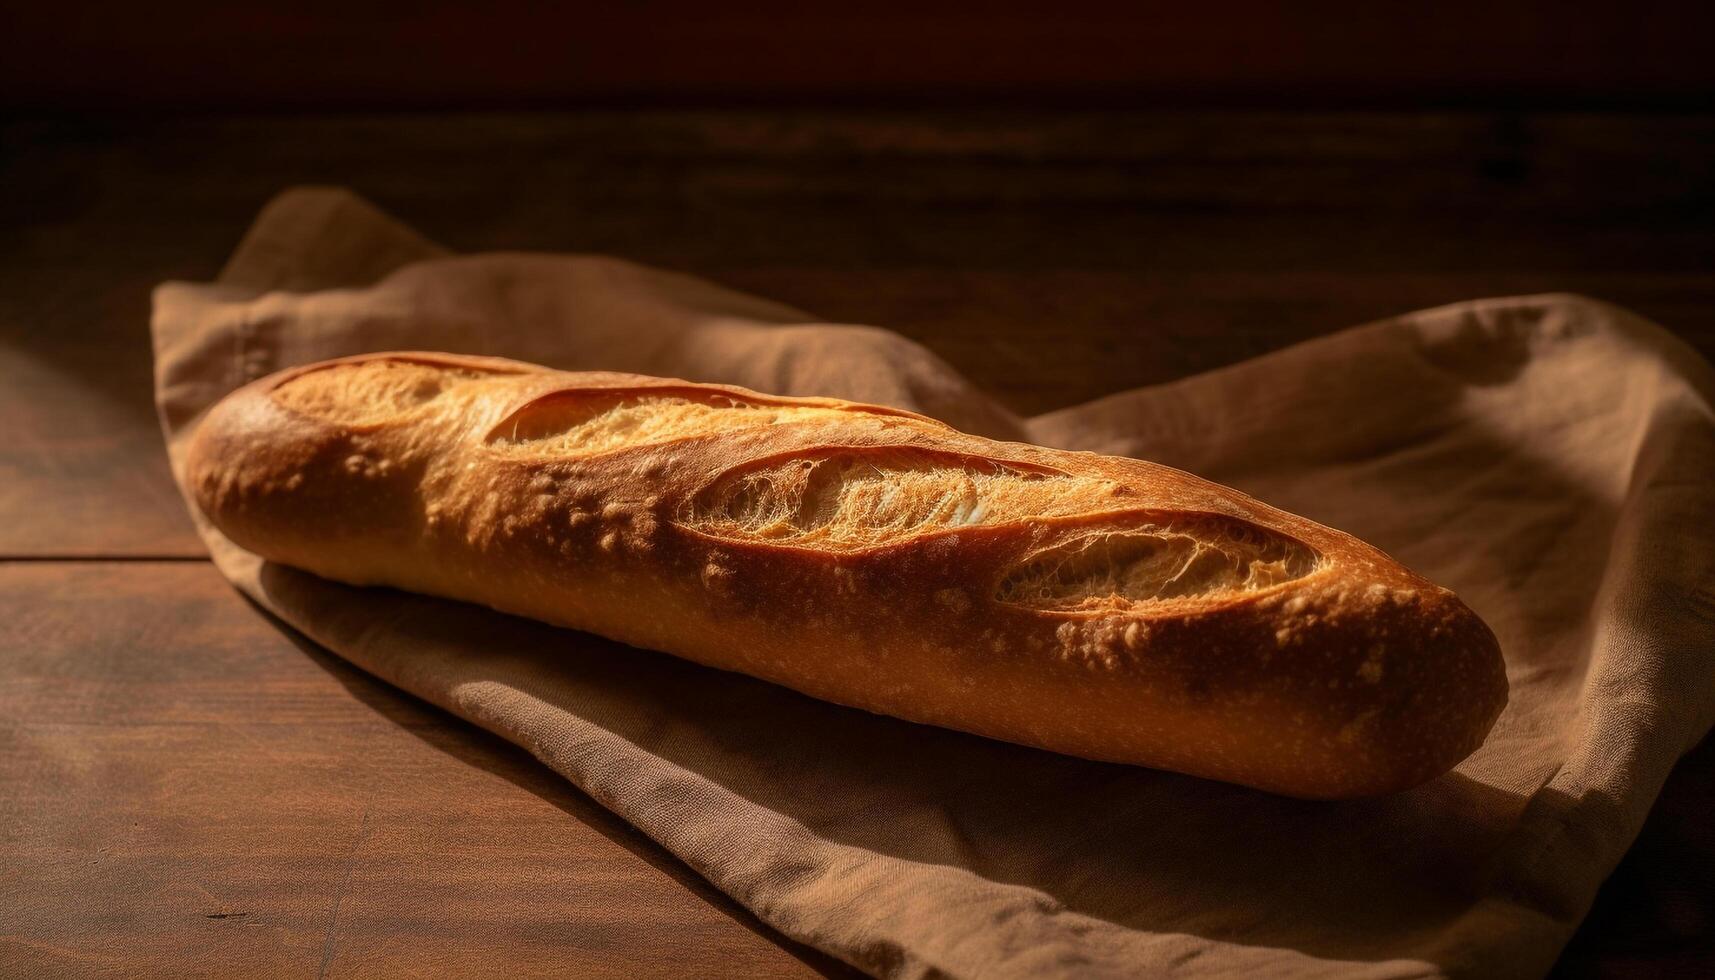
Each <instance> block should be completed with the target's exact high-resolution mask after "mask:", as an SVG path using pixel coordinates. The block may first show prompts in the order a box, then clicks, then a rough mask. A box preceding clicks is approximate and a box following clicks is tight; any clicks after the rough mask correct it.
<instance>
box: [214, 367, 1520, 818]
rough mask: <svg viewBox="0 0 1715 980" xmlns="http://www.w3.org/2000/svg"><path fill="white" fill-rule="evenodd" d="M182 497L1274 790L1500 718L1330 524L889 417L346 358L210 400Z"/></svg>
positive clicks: (1381, 787)
mask: <svg viewBox="0 0 1715 980" xmlns="http://www.w3.org/2000/svg"><path fill="white" fill-rule="evenodd" d="M188 478H189V483H190V486H191V487H192V488H193V490H194V493H195V495H196V499H197V501H198V503H199V505H200V506H201V507H202V509H203V511H204V512H205V513H206V514H207V515H208V516H209V518H210V520H211V521H213V522H214V524H215V525H216V526H217V527H219V528H220V529H221V530H222V531H223V532H224V533H226V534H227V535H228V536H229V537H230V538H232V539H233V540H234V541H235V542H237V543H238V544H240V545H242V546H243V547H245V548H248V549H250V550H251V551H254V552H256V553H257V554H260V555H262V556H263V557H265V558H268V559H271V560H274V561H279V562H282V563H285V564H289V565H293V566H296V567H299V568H303V569H306V570H309V571H311V572H315V573H317V574H320V575H324V576H326V577H328V578H333V579H337V580H340V581H344V582H350V583H353V584H359V585H364V584H384V585H391V586H396V587H400V588H405V589H411V590H415V591H420V592H425V593H430V594H435V595H441V596H446V597H449V598H455V599H464V600H469V601H475V602H480V603H485V604H487V605H489V606H492V607H494V608H496V609H501V610H504V611H507V612H511V613H518V614H522V615H526V616H531V617H535V618H538V619H542V620H545V621H548V622H552V623H556V624H560V625H564V626H571V627H575V628H579V629H586V630H590V631H592V632H596V633H600V634H603V635H605V636H608V637H611V638H613V639H617V640H620V641H623V642H626V643H630V644H633V645H636V646H642V647H649V648H654V649H660V650H664V651H667V652H670V653H674V654H678V655H680V656H683V657H686V658H688V659H691V660H694V661H697V662H699V663H703V664H707V665H709V666H713V667H719V668H723V669H727V670H737V671H742V672H744V673H748V674H751V675H753V676H757V677H761V678H764V679H766V680H770V681H774V682H777V683H780V684H783V685H786V686H788V687H792V688H795V689H797V690H800V691H803V692H805V693H807V694H810V695H813V696H816V697H819V698H824V699H826V700H830V701H835V702H839V703H841V704H847V705H853V706H856V707H861V708H866V709H869V710H872V711H877V712H881V713H885V714H890V715H894V716H896V717H900V718H906V719H910V720H913V721H919V722H926V723H930V724H936V725H942V726H945V727H950V728H957V729H961V730H964V731H970V732H975V733H979V734H983V735H989V736H992V737H995V738H1001V739H1006V740H1009V741H1014V742H1020V743H1024V744H1028V745H1035V746H1039V747H1043V748H1048V749H1053V750H1056V751H1061V752H1067V753H1071V754H1075V755H1080V756H1085V757H1089V758H1094V759H1103V760H1109V761H1115V762H1125V763H1134V764H1139V765H1148V766H1155V767H1159V768H1166V769H1173V770H1177V771H1180V772H1186V773H1191V774H1194V775H1200V776H1207V777H1210V778H1215V779H1223V780H1228V781H1231V782H1237V783H1243V784H1246V785H1250V786H1255V787H1259V788H1262V789H1267V790H1272V791H1275V792H1280V793H1286V794H1290V795H1294V796H1303V797H1319V798H1340V797H1351V796H1363V795H1371V794H1377V793H1385V792H1390V791H1395V790H1400V789H1405V788H1408V787H1410V786H1413V785H1416V784H1418V783H1421V782H1423V781H1425V780H1427V779H1430V778H1432V777H1434V776H1436V775H1439V774H1440V773H1442V772H1445V771H1446V770H1448V769H1449V768H1451V767H1452V766H1453V765H1455V764H1456V763H1457V762H1459V761H1460V760H1461V759H1463V758H1464V757H1465V756H1466V755H1468V754H1469V753H1470V752H1471V751H1472V750H1474V749H1475V748H1476V747H1477V745H1478V744H1480V743H1481V741H1482V739H1483V737H1484V736H1485V735H1486V734H1487V732H1488V730H1489V727H1490V726H1491V725H1492V724H1493V722H1494V720H1495V718H1496V717H1497V716H1498V715H1499V713H1500V710H1501V708H1502V707H1503V706H1504V704H1505V702H1506V677H1505V671H1504V667H1503V664H1502V661H1501V656H1500V652H1499V649H1498V647H1497V645H1496V643H1495V640H1494V637H1493V635H1492V634H1491V633H1490V632H1489V630H1488V628H1487V627H1486V626H1485V625H1484V624H1483V623H1482V621H1481V620H1480V619H1478V618H1477V616H1476V615H1475V614H1474V613H1472V612H1471V610H1470V609H1468V608H1467V607H1466V606H1465V605H1464V604H1463V603H1461V602H1460V601H1459V599H1458V598H1457V597H1456V596H1454V595H1453V594H1452V593H1451V592H1448V591H1447V590H1445V589H1441V588H1439V587H1437V586H1435V585H1432V584H1431V583H1429V582H1427V581H1425V580H1424V579H1422V578H1420V577H1418V576H1417V575H1414V574H1413V573H1411V572H1410V571H1408V570H1407V569H1405V568H1404V567H1402V566H1401V565H1399V564H1398V563H1397V562H1394V561H1393V560H1392V559H1390V558H1388V557H1387V556H1386V555H1384V554H1382V553H1381V552H1380V551H1378V550H1376V549H1375V548H1372V547H1370V546H1369V545H1366V544H1364V543H1363V542H1361V541H1358V540H1357V539H1355V538H1352V537H1350V536H1349V535H1345V534H1342V533H1340V532H1338V531H1334V530H1331V529H1329V528H1326V527H1323V526H1321V525H1319V524H1315V523H1313V522H1311V521H1307V520H1304V519H1303V518H1300V517H1296V516H1293V515H1291V514H1288V513H1285V512H1283V511H1279V510H1276V509H1274V508H1271V507H1268V506H1267V505H1265V504H1262V503H1260V502H1258V501H1255V500H1252V499H1251V498H1249V497H1246V496H1244V495H1243V494H1240V493H1238V492H1236V491H1233V490H1230V489H1228V488H1225V487H1221V486H1218V485H1215V484H1212V483H1208V482H1207V481H1204V480H1200V479H1198V478H1196V477H1193V476H1190V475H1189V474H1185V473H1182V472H1179V471H1177V470H1172V469H1169V468H1167V467H1162V466H1158V465H1155V464H1151V463H1145V462H1140V461H1136V460H1129V459H1118V458H1113V457H1103V456H1097V455H1093V454H1089V453H1071V452H1062V451H1057V450H1049V449H1043V448H1040V447H1036V446H1027V445H1022V444H1016V443H999V442H994V441H991V440H987V439H981V438H978V437H975V436H970V435H966V434H964V433H961V432H957V431H955V430H953V429H950V428H947V427H946V426H944V425H942V424H940V423H938V422H934V421H932V420H929V419H926V418H923V417H921V416H917V415H913V414H911V413H909V412H902V411H899V410H895V409H886V408H878V407H874V406H861V405H855V404H852V403H848V402H840V401H837V400H831V399H788V398H775V397H771V396H765V395H760V394H757V393H755V392H751V391H747V390H744V389H740V388H732V387H727V386H721V385H700V384H692V383H688V382H683V381H676V380H668V379H659V378H645V377H639V376H636V375H623V374H605V373H601V374H595V373H585V374H572V373H564V372H555V371H549V370H547V369H544V368H540V367H536V366H534V365H527V364H520V363H518V362H512V361H503V360H498V359H492V358H470V357H459V356H454V355H442V354H422V353H391V354H375V355H366V356H363V357H358V358H345V359H342V360H340V361H333V362H324V363H322V364H317V365H310V366H307V367H303V368H298V369H293V370H290V371H285V372H281V373H280V374H277V375H274V376H272V377H269V378H265V379H262V380H261V381H258V382H256V383H254V384H251V385H249V386H247V387H246V388H244V389H242V390H240V391H238V392H235V393H234V394H232V395H231V396H229V397H228V398H226V399H225V400H223V401H222V402H221V403H220V404H219V405H217V406H216V407H215V408H214V409H213V410H212V411H211V413H210V414H209V417H208V418H207V419H206V420H205V421H204V423H203V424H202V425H201V427H200V428H199V430H198V431H197V433H196V436H195V439H194V441H193V443H192V447H191V451H190V456H189V462H188Z"/></svg>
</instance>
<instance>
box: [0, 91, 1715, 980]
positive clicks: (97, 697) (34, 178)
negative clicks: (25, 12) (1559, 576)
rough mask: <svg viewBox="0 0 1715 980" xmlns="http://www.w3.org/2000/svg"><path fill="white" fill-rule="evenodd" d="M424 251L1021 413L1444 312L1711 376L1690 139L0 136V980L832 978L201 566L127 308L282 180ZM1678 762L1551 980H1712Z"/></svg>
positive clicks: (870, 134) (180, 131)
mask: <svg viewBox="0 0 1715 980" xmlns="http://www.w3.org/2000/svg"><path fill="white" fill-rule="evenodd" d="M309 182H321V183H338V184H343V185H347V186H350V187H353V188H354V189H356V190H357V191H359V192H360V193H362V194H364V195H366V196H368V197H369V198H371V199H372V200H374V201H376V202H377V203H379V204H380V205H381V206H383V207H384V208H387V209H388V210H391V211H392V212H394V213H395V214H398V215H399V216H401V217H402V218H404V219H405V220H407V221H409V222H411V223H412V224H414V225H416V226H417V227H418V228H420V229H421V230H423V231H424V232H425V233H426V234H428V235H429V236H430V237H432V238H434V239H436V240H438V241H440V242H442V243H443V244H445V245H447V246H449V247H452V248H454V249H457V250H461V251H474V250H482V249H501V248H525V249H553V250H583V251H599V252H607V253H614V254H619V255H624V256H628V257H631V258H635V259H639V260H642V261H646V262H651V263H655V264H660V265H664V266H669V267H673V268H677V269H682V270H687V271H691V272H696V273H701V274H704V275H708V276H711V277H714V278H717V279H720V280H722V281H725V282H727V283H730V284H733V285H737V286H739V287H741V288H746V289H749V290H752V291H755V292H758V293H762V294H765V295H768V296H771V297H774V298H777V299H781V300H784V301H786V302H789V303H792V304H794V305H797V306H800V307H803V308H806V309H809V310H812V311H815V312H816V313H817V314H818V315H820V316H823V317H826V318H828V319H831V320H837V321H848V322H866V323H879V324H884V325H887V326H891V327H894V328H896V329H899V330H901V331H902V332H904V333H906V334H907V335H909V336H912V337H915V338H917V339H919V340H921V341H923V342H924V343H926V344H927V345H929V346H930V347H931V348H932V349H934V350H935V351H936V352H938V353H939V354H941V355H942V356H943V357H945V358H947V359H948V360H949V361H951V362H952V363H953V364H954V365H956V366H958V367H959V368H961V369H962V370H964V371H965V372H966V373H967V374H969V375H970V376H971V377H973V378H974V379H976V380H977V381H978V382H979V383H981V384H983V385H984V386H986V387H988V388H989V389H990V390H991V391H993V392H995V393H996V394H997V395H998V396H999V397H1000V398H1001V399H1002V400H1003V401H1005V402H1006V403H1008V404H1009V405H1011V406H1012V407H1013V408H1015V409H1017V410H1020V411H1024V412H1037V411H1042V410H1046V409H1050V408H1055V407H1059V406H1062V405H1067V404H1071V403H1074V402H1077V401H1081V400H1084V399H1087V398H1091V397H1095V396H1098V395H1101V394H1105V393H1108V392H1111V391H1116V390H1120V389H1124V388H1129V387H1133V386H1136V385H1140V384H1148V383H1152V382H1158V381H1163V380H1167V379H1170V378H1174V377H1177V376H1181V375H1183V374H1186V373H1190V372H1194V371H1200V370H1204V369H1207V368H1211V367H1215V366H1219V365H1221V364H1225V363H1230V362H1233V361H1237V360H1241V359H1243V358H1246V357H1250V356H1254V355H1256V354H1260V353H1263V352H1265V351H1267V350H1271V349H1274V348H1276V347H1279V346H1282V345H1284V344H1287V343H1291V342H1293V341H1295V340H1300V339H1303V338H1306V337H1310V336H1315V335H1317V334H1320V333H1324V332H1327V331H1330V330H1334V329H1338V328H1341V327H1345V326H1349V325H1353V324H1356V323H1359V322H1364V321H1367V320H1371V319H1375V318H1378V317H1383V316H1387V315H1390V314H1394V313H1400V312H1405V311H1408V310H1411V309H1414V308H1419V307H1423V306H1428V305H1433V304H1437V303H1442V302H1450V301H1454V300H1458V299H1465V298H1470V297H1473V296H1479V295H1495V294H1503V293H1518V292H1534V291H1546V290H1572V291H1578V292H1584V293H1588V294H1591V295H1595V296H1599V297H1601V298H1604V299H1609V300H1612V301H1615V302H1618V303H1621V304H1622V305H1626V306H1629V307H1631V308H1633V309H1636V310H1638V311H1640V312H1642V313H1644V314H1645V315H1647V316H1650V317H1652V318H1654V319H1656V320H1657V321H1659V322H1661V323H1663V324H1665V325H1667V326H1669V327H1670V328H1672V329H1674V330H1675V331H1677V332H1678V333H1679V334H1680V335H1681V336H1682V337H1684V338H1685V339H1686V340H1687V341H1688V342H1690V343H1691V344H1692V345H1693V346H1695V347H1697V348H1698V349H1700V350H1701V351H1703V353H1704V354H1705V355H1706V356H1715V265H1712V263H1711V261H1710V260H1711V258H1715V117H1708V116H1673V115H1651V116H1631V117H1627V116H1604V115H1522V116H1520V115H1493V114H1443V115H1390V114H1325V115H1305V114H1239V113H1199V114H1188V115H1187V114H1177V115H1161V114H1144V115H1135V114H1133V115H1126V114H1097V113H1076V114H1065V113H1061V114H1053V115H968V114H967V115H960V116H932V115H928V116H926V115H904V114H898V113H892V114H882V113H867V114H866V113H858V112H842V113H839V114H835V115H829V114H822V113H809V112H800V113H789V114H761V113H743V112H712V111H709V112H678V113H669V112H653V113H646V114H620V113H605V114H604V113H590V114H583V115H577V116H546V115H541V116H538V115H510V116H489V115H484V116H453V117H432V116H418V117H410V116H406V117H385V118H383V117H361V116H353V117H325V118H303V117H278V118H230V119H221V118H202V119H179V120H159V119H136V118H134V119H128V120H98V119H82V120H68V119H54V120H37V121H30V120H13V121H10V122H7V123H5V124H3V125H0V559H3V560H0V786H4V787H5V789H4V790H3V791H0V974H7V975H11V974H18V973H37V972H47V973H57V974H66V973H70V974H84V973H87V974H95V973H116V974H132V973H157V974H158V973H167V972H171V973H174V974H210V975H212V974H232V973H259V974H287V975H306V974H311V973H314V974H316V975H338V974H342V973H346V974H356V973H376V972H384V973H420V974H432V975H441V974H450V975H460V974H490V975H492V974H498V973H506V974H517V975H526V974H534V973H548V972H565V973H571V974H579V975H607V974H613V975H619V974H625V975H667V974H680V973H689V974H691V975H698V974H704V973H711V972H714V973H742V974H748V975H763V976H770V975H802V974H807V973H815V972H839V971H840V970H841V967H840V966H839V964H837V963H833V962H832V961H830V960H828V959H827V958H825V957H822V956H820V955H819V954H816V953H814V952H813V951H809V950H806V949H803V948H800V947H797V946H795V945H792V944H790V943H787V942H785V941H783V940H781V939H780V938H779V937H778V936H775V935H773V934H772V933H771V932H769V931H768V930H767V929H766V928H765V927H763V926H761V925H759V924H758V923H757V922H756V921H755V920H754V918H752V917H751V916H749V915H748V914H747V913H746V912H744V911H743V910H742V909H740V908H738V907H737V906H736V905H735V904H733V903H732V902H731V901H729V900H727V899H725V898H724V897H723V896H720V895H719V894H717V893H715V892H713V890H712V889H711V888H709V887H708V886H707V885H706V884H704V883H703V882H702V881H701V880H700V879H698V878H697V877H696V876H695V875H694V874H693V873H691V872H689V871H688V870H686V869H685V868H683V867H682V866H680V865H679V864H678V863H677V862H676V861H674V860H673V859H672V858H670V857H669V856H667V855H666V854H665V853H664V852H662V851H661V850H660V849H659V848H657V847H655V846H654V845H653V844H652V843H650V842H649V841H647V840H646V839H644V838H642V837H641V836H640V835H638V834H637V833H636V832H634V831H632V830H631V829H630V828H628V827H626V826H625V825H623V824H622V823H620V822H619V821H617V820H615V819H614V818H612V817H611V816H609V815H608V814H606V813H605V811H602V810H601V809H600V808H599V807H598V806H596V805H595V804H594V803H592V802H591V801H589V800H588V799H586V798H584V797H583V796H581V795H580V794H578V793H577V792H576V791H574V790H572V789H570V788H569V787H567V786H566V785H565V784H564V783H563V782H561V781H560V780H558V779H557V778H556V777H554V776H552V774H550V773H548V772H547V771H546V770H545V769H542V768H541V767H539V766H537V765H536V764H535V763H534V762H532V761H531V760H529V759H528V757H527V756H525V755H524V753H522V752H521V751H518V750H516V749H514V748H512V747H511V746H508V745H506V744H504V743H501V742H498V741H497V740H495V739H493V738H491V737H489V736H487V735H485V734H483V733H480V732H478V731H476V730H474V729H472V728H470V727H469V726H466V725H463V724H462V723H459V722H456V721H453V720H451V719H449V718H447V717H445V716H443V715H441V714H439V713H437V712H435V711H433V710H431V709H428V708H425V707H424V706H422V705H420V704H418V703H417V702H415V701H413V700H412V699H410V698H408V697H406V696H404V695H401V694H399V693H397V692H395V691H392V690H391V689H389V688H386V687H385V686H383V685H380V684H377V683H375V682H373V681H371V680H369V679H368V678H366V677H364V676H362V675H360V674H358V673H356V672H355V671H353V670H351V669H350V668H348V667H346V666H344V665H343V664H342V663H341V662H340V661H338V660H337V659H335V658H332V657H330V656H328V655H326V654H324V653H321V652H319V651H317V650H315V649H311V648H308V647H306V646H304V645H302V644H300V643H297V642H295V641H294V640H293V639H292V638H290V637H289V636H287V635H285V634H284V633H282V632H281V631H280V630H279V629H278V628H276V627H275V626H274V625H272V624H271V623H270V622H268V621H267V620H266V619H264V618H263V617H262V616H261V615H260V614H259V613H257V612H256V611H255V610H253V609H252V608H250V607H248V606H247V605H245V604H244V603H243V602H242V601H241V600H240V599H239V598H238V597H237V596H236V595H235V594H233V593H232V592H231V591H230V590H228V589H227V588H226V587H225V586H224V584H223V583H222V582H221V580H220V579H219V577H218V575H216V573H215V572H214V571H213V570H212V568H210V567H209V566H208V565H207V564H206V563H205V562H203V561H201V560H200V558H201V555H202V550H201V547H200V545H199V544H198V542H197V541H196V539H195V537H194V535H192V533H191V531H190V527H189V524H188V522H187V521H186V520H185V518H184V516H183V512H182V505H181V503H180V502H179V500H178V497H177V494H176V493H175V492H174V490H173V488H172V486H171V483H170V479H169V477H168V474H167V470H166V466H165V464H164V462H163V460H162V455H161V451H160V446H159V439H158V436H157V434H156V431H155V428H154V420H153V415H152V410H151V408H150V382H149V349H148V337H147V329H146V325H147V318H148V294H149V290H150V289H151V288H152V287H153V285H154V284H156V283H158V282H160V281H162V280H165V279H171V278H183V279H197V280H204V279H208V278H210V277H212V276H213V275H214V274H215V273H216V272H217V271H218V269H219V266H220V263H221V261H222V260H223V259H224V257H225V256H226V255H227V254H228V253H229V252H230V251H231V249H232V247H233V245H234V244H235V243H236V242H237V239H238V237H239V235H240V234H241V233H242V231H243V229H244V227H245V226H246V225H247V223H248V222H249V220H250V219H251V218H252V217H253V216H254V214H255V212H256V210H257V209H258V208H259V207H260V206H261V204H262V203H263V202H264V201H266V200H267V198H268V197H269V196H270V195H271V194H272V193H274V192H275V191H277V190H279V189H280V188H282V187H284V186H287V185H290V184H296V183H309ZM1712 804H1715V750H1712V749H1711V747H1710V745H1708V744H1706V745H1705V746H1703V747H1702V748H1700V749H1699V750H1698V751H1696V752H1694V753H1693V754H1692V755H1691V756H1689V757H1688V758H1687V759H1686V760H1685V762H1683V763H1682V764H1681V766H1680V767H1679V769H1678V770H1677V771H1676V772H1675V774H1674V776H1673V777H1672V779H1671V780H1670V782H1669V784H1668V787H1667V790H1666V792H1665V793H1664V795H1663V798H1662V801H1661V803H1660V805H1659V806H1658V807H1657V810H1656V812H1655V814H1654V815H1653V816H1652V818H1651V821H1650V823H1649V825H1648V826H1647V827H1646V828H1645V830H1644V832H1643V835H1642V836H1641V838H1640V840H1639V842H1638V844H1637V846H1636V847H1635V848H1634V850H1633V852H1632V854H1631V855H1630V856H1629V857H1628V858H1627V860H1626V861H1625V862H1624V863H1623V864H1622V865H1621V866H1620V869H1619V870H1618V871H1617V872H1616V873H1615V875H1614V877H1613V879H1612V880H1611V881H1610V882H1609V883H1608V885H1607V886H1606V887H1605V888H1604V889H1603V892H1602V894H1601V896H1599V898H1598V900H1597V903H1596V906H1595V908H1594V909H1593V911H1592V913H1591V915H1590V918H1589V920H1588V922H1587V924H1586V926H1585V927H1584V928H1583V929H1582V930H1581V931H1580V933H1579V935H1578V936H1577V937H1576V938H1575V939H1574V941H1573V943H1572V945H1571V946H1570V948H1569V951H1568V953H1567V955H1566V957H1565V958H1564V959H1563V961H1562V963H1561V965H1560V967H1559V972H1561V973H1563V974H1564V975H1567V976H1608V975H1645V974H1647V973H1649V972H1651V971H1655V970H1661V969H1683V970H1687V971H1698V970H1701V971H1704V972H1707V971H1709V970H1711V969H1715V955H1712V952H1711V950H1712V948H1715V885H1712V882H1715V835H1712V832H1711V831H1712V828H1711V821H1710V819H1709V817H1708V814H1709V813H1710V812H1712Z"/></svg>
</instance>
